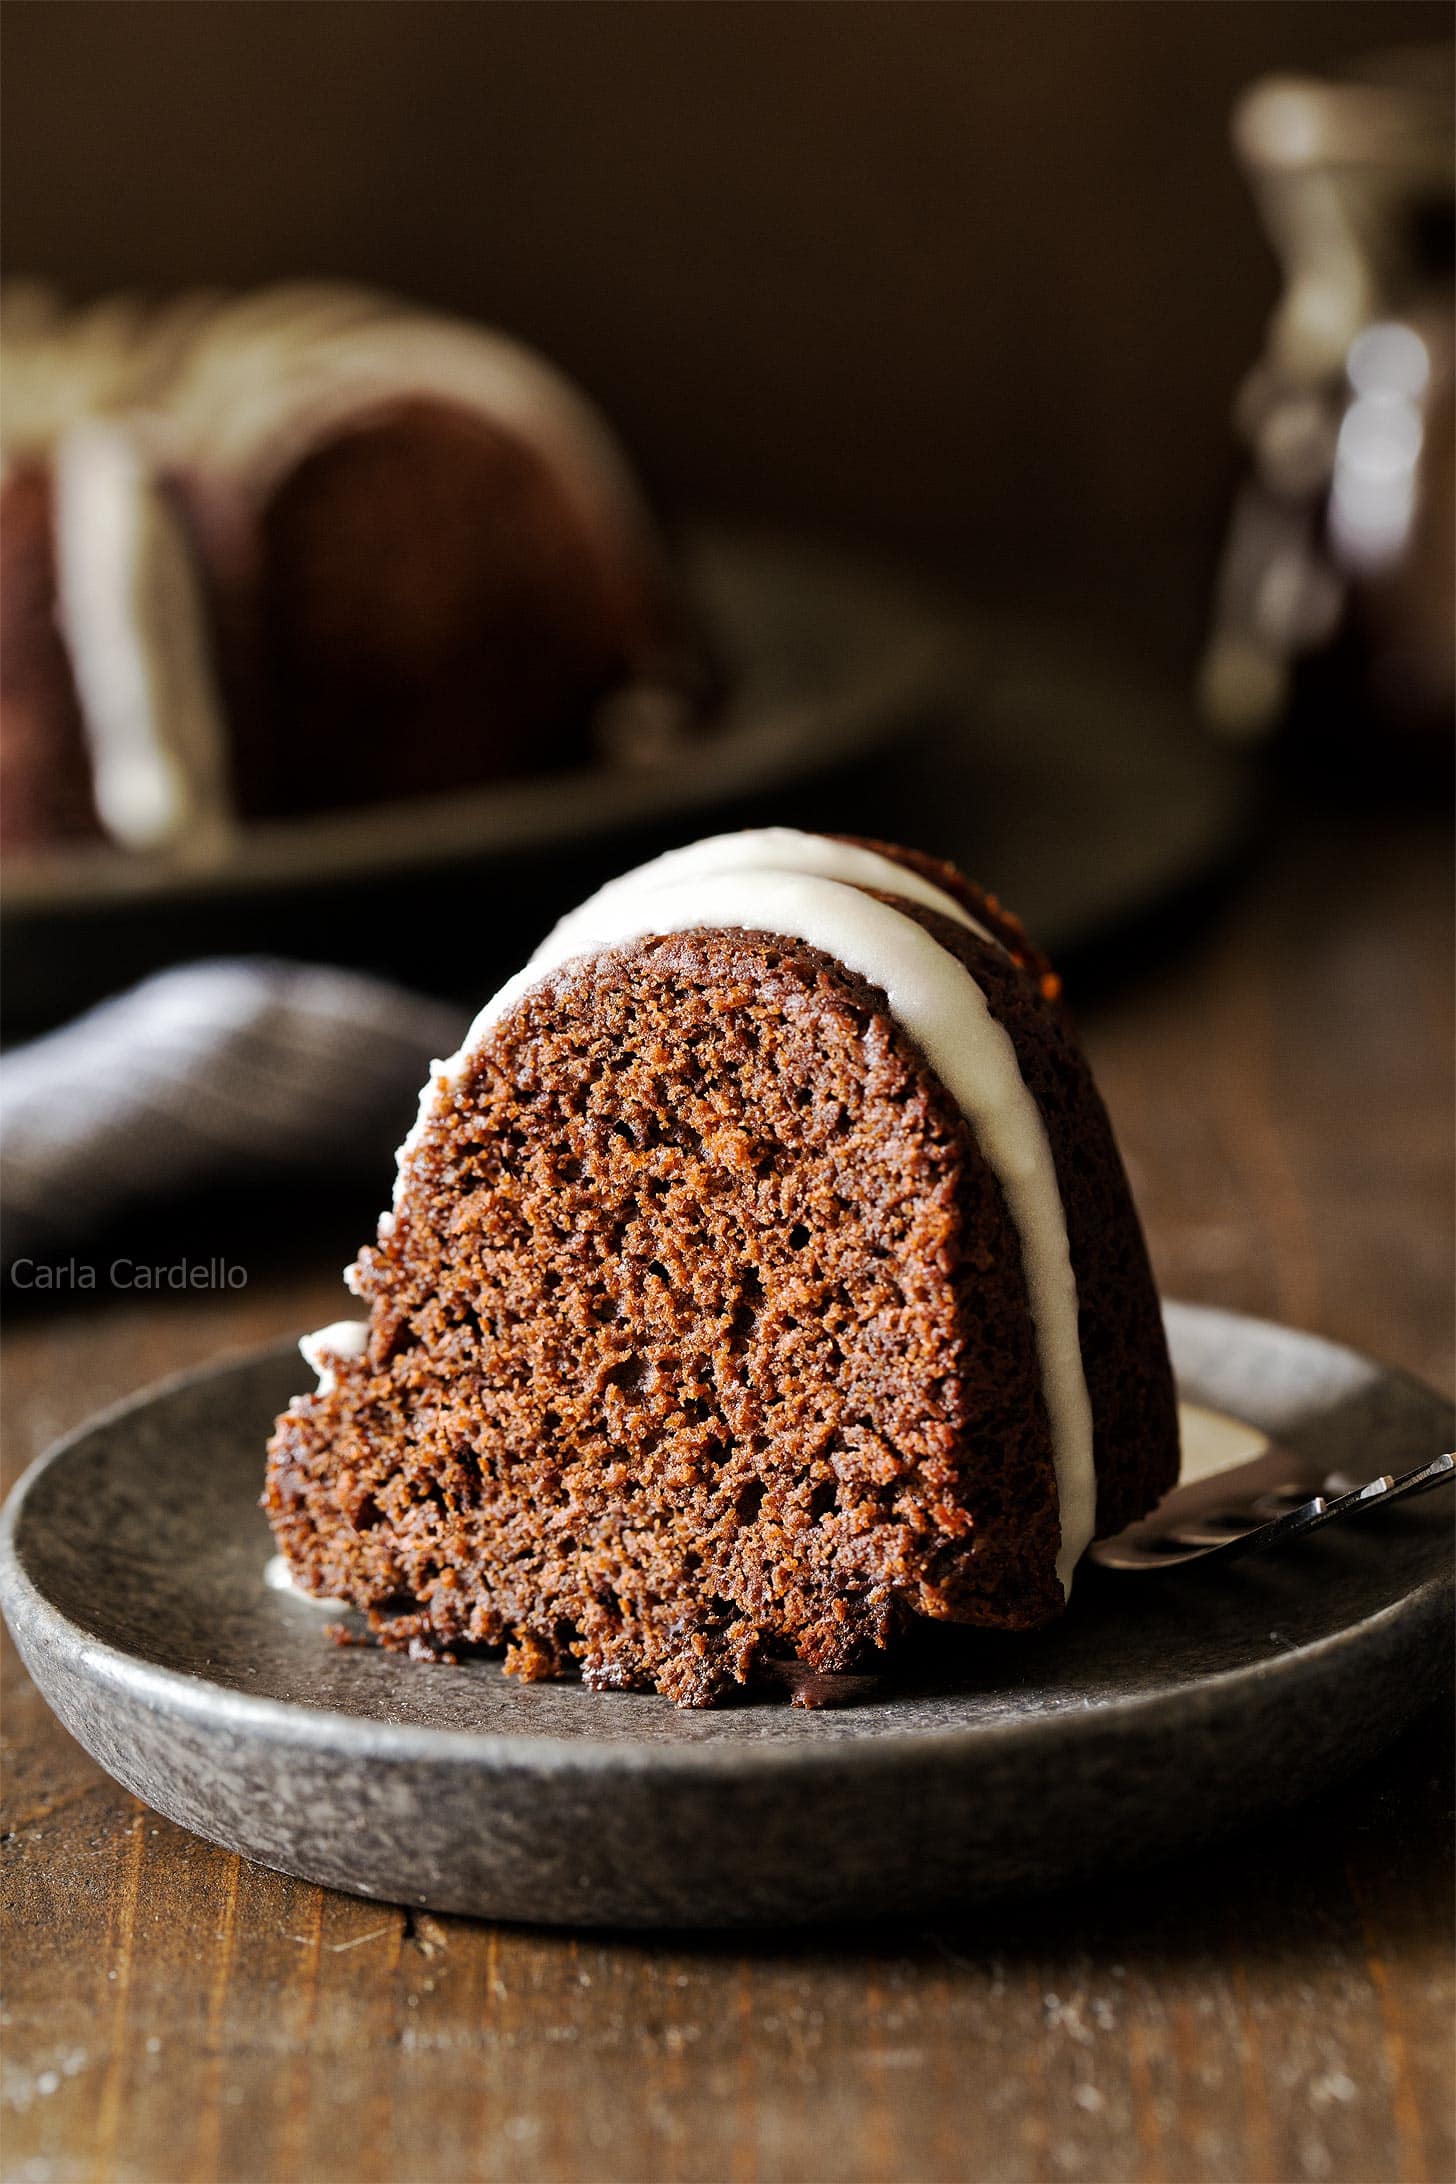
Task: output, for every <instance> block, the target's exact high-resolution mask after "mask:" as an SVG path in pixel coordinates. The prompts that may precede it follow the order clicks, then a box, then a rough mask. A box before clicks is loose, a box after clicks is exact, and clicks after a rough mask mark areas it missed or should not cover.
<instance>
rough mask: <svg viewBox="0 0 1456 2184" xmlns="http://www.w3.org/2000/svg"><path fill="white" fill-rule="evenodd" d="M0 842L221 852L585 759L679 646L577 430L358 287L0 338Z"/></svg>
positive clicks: (550, 402) (655, 697)
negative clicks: (294, 823) (306, 825)
mask: <svg viewBox="0 0 1456 2184" xmlns="http://www.w3.org/2000/svg"><path fill="white" fill-rule="evenodd" d="M0 362H3V370H4V381H5V408H4V432H3V452H4V472H3V480H0V554H3V564H4V576H5V596H4V599H3V602H0V608H3V626H0V827H3V830H4V838H5V840H6V841H7V842H8V843H9V844H10V845H11V846H22V845H49V844H54V843H56V842H61V841H66V840H75V839H78V838H79V839H84V838H86V837H97V836H110V837H111V838H112V839H114V840H115V841H117V842H118V843H121V844H123V845H125V846H127V847H130V848H135V849H167V850H170V851H172V852H174V853H177V852H182V851H191V852H193V853H195V854H199V855H204V856H205V855H208V854H210V853H212V852H213V851H214V850H215V848H216V846H217V844H218V842H219V841H220V840H223V839H225V838H226V836H227V835H228V833H229V831H230V830H231V828H232V827H233V826H234V824H235V823H236V822H237V821H239V820H243V821H246V820H250V819H260V818H269V817H277V816H285V815H293V814H299V813H307V812H314V811H318V810H322V809H326V808H331V807H334V806H346V805H356V804H367V803H371V802H375V801H379V800H383V799H392V798H395V797H400V796H408V795H412V794H417V793H426V792H448V791H450V790H453V789H457V788H460V787H464V786H468V785H471V784H474V783H478V782H482V781H491V780H497V779H501V778H505V777H508V776H512V775H519V774H527V773H541V772H548V771H550V770H552V769H553V768H557V767H560V766H564V765H568V764H584V763H587V762H588V761H589V760H590V758H591V757H592V756H593V754H594V752H596V751H597V750H598V749H599V747H600V744H601V740H602V733H603V728H604V720H605V719H606V718H607V716H608V715H609V716H610V718H611V721H612V722H613V723H614V733H615V739H616V742H617V743H618V744H619V745H620V744H621V743H622V742H623V741H624V740H625V741H627V742H629V743H630V741H631V739H632V737H633V735H634V733H635V734H636V735H637V737H638V740H639V741H640V742H642V743H644V744H646V745H648V746H650V745H652V744H653V743H654V742H656V743H662V742H667V741H670V740H671V738H672V736H673V735H675V734H676V733H677V732H679V731H680V730H681V729H683V728H685V727H686V726H687V725H689V724H690V722H691V721H692V719H693V717H694V715H695V713H696V710H697V707H698V702H699V700H700V698H701V695H702V687H703V684H702V674H701V667H700V662H699V659H698V656H697V651H696V648H695V646H694V644H693V643H692V641H691V639H690V635H689V632H688V629H687V627H686V622H685V618H684V615H683V613H682V611H681V608H680V605H679V602H678V600H677V598H676V595H675V593H674V590H673V587H672V584H671V582H670V580H669V574H668V569H667V563H666V560H665V556H664V553H663V550H662V548H661V546H660V543H659V541H658V539H657V536H656V534H655V532H654V529H653V526H652V523H651V520H650V518H649V516H648V514H647V511H646V508H645V506H644V503H643V500H642V496H641V494H640V492H639V490H638V487H637V485H636V483H635V481H634V479H633V477H632V475H631V472H630V470H629V468H628V466H627V464H626V462H625V460H624V458H623V456H622V454H621V452H620V450H619V449H618V447H617V446H616V444H615V442H614V440H613V439H612V437H611V435H610V434H609V432H608V431H607V429H606V427H605V426H604V424H603V423H602V421H601V419H600V418H599V417H598V416H597V414H596V412H595V411H594V410H593V409H592V408H591V407H590V405H589V404H588V403H587V402H586V401H585V400H584V398H583V397H582V396H581V395H580V394H579V393H577V391H576V390H575V389H574V388H573V387H572V386H570V385H569V384H568V383H567V382H566V381H565V380H564V379H563V378H562V377H561V376H560V375H559V374H558V373H556V372H555V371H553V370H552V369H551V368H550V367H549V366H548V365H547V364H545V363H544V362H543V361H542V360H541V359H540V358H539V357H536V356H534V355H532V354H531V353H530V352H529V351H528V350H525V349H523V348H521V347H519V346H518V345H517V344H515V343H514V342H511V341H508V340H506V339H504V338H503V337H502V336H500V335H498V334H495V333H490V332H487V331H485V330H483V329H482V328H479V327H475V326H470V325H466V324H463V323H458V322H455V321H452V320H449V319H444V318H439V317H435V316H431V315H429V314H426V313H424V312H420V311H414V310H410V309H408V308H406V307H405V306H403V305H400V304H396V303H392V302H390V301H388V300H386V299H384V298H381V297H377V296H374V295H370V294H367V293H363V292H360V291H356V290H353V289H348V288H322V287H312V286H301V287H285V288H279V289H270V290H267V291H264V292H262V293H260V294H258V295H255V296H251V297H246V298H242V299H233V300H226V299H223V300H219V299H216V298H207V297H197V298H188V299H185V300H183V301H182V302H180V303H177V304H174V305H172V306H171V307H169V308H166V309H162V310H152V311H148V310H146V309H144V308H142V307H140V306H136V305H132V304H129V303H115V304H111V305H102V306H97V307H96V308H94V309H92V310H90V311H87V312H83V313H80V314H77V315H67V314H65V313H63V312H61V311H59V310H58V308H57V307H56V306H55V304H54V303H53V301H51V299H49V298H48V297H46V296H45V295H44V294H42V293H40V292H38V291H34V290H29V289H23V290H19V291H14V292H12V293H11V294H10V296H9V297H8V299H7V302H6V307H5V312H4V318H3V326H0Z"/></svg>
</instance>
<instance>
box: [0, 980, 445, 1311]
mask: <svg viewBox="0 0 1456 2184" xmlns="http://www.w3.org/2000/svg"><path fill="white" fill-rule="evenodd" d="M467 1020H468V1019H467V1018H466V1017H465V1015H464V1014H463V1013H462V1012H461V1011H459V1010H456V1009H452V1008H450V1007H447V1006H446V1005H445V1004H444V1003H441V1002H436V1001H429V1000H425V999H422V998H421V997H420V996H419V995H417V994H411V993H408V992H406V991H405V990H404V989H403V988H401V987H398V986H392V985H389V984H387V983H385V982H384V981H383V980H381V979H375V978H369V977H365V976H363V975H361V974H360V973H357V972H353V971H340V970H330V969H325V968H322V967H319V966H316V965H312V964H299V963H281V962H275V961H271V960H267V959H262V958H257V959H255V958H241V959H237V960H232V959H224V960H218V961H213V962H204V963H193V964H188V965H185V966H184V967H183V968H181V969H178V970H171V971H164V972H160V973H159V974H158V975H157V976H156V977H154V978H149V979H147V980H145V981H144V983H143V984H142V985H140V986H136V987H134V988H133V989H132V990H131V991H130V992H129V993H124V994H121V995H119V996H118V997H117V998H116V999H115V1000H112V1001H106V1002H103V1003H102V1004H101V1006H100V1007H99V1008H94V1009H91V1010H89V1011H88V1012H87V1014H86V1015H84V1016H81V1017H78V1018H77V1020H76V1021H75V1022H74V1023H72V1024H68V1025H66V1026H65V1028H64V1029H63V1030H60V1031H54V1032H50V1033H48V1034H47V1035H46V1036H45V1037H44V1038H41V1039H36V1040H35V1041H33V1042H32V1043H31V1044H30V1045H28V1046H22V1047H16V1048H13V1049H12V1050H11V1051H10V1052H8V1053H6V1054H5V1055H3V1056H0V1251H3V1257H4V1262H5V1265H6V1266H7V1267H14V1265H15V1262H16V1261H17V1260H18V1259H21V1258H24V1257H27V1256H33V1255H35V1254H36V1253H38V1252H42V1251H44V1252H48V1253H50V1254H54V1253H55V1252H57V1251H58V1250H65V1249H68V1248H69V1247H71V1246H72V1245H74V1244H76V1243H78V1242H80V1241H81V1240H82V1239H83V1238H84V1237H85V1236H86V1235H87V1234H89V1233H90V1232H91V1231H92V1230H94V1229H96V1228H98V1227H100V1226H101V1225H102V1224H104V1223H106V1222H109V1221H111V1220H114V1219H115V1218H116V1217H117V1216H118V1215H120V1214H123V1213H127V1212H130V1211H133V1210H135V1209H136V1208H138V1207H140V1206H144V1205H147V1204H149V1203H152V1202H154V1201H158V1200H160V1199H162V1198H176V1197H178V1196H180V1195H182V1194H185V1193H186V1192H188V1191H192V1190H198V1189H202V1188H204V1187H208V1186H212V1185H218V1184H227V1185H237V1184H246V1183H248V1182H250V1181H253V1180H259V1181H261V1180H265V1179H273V1180H277V1179H279V1178H282V1177H284V1176H299V1177H302V1178H307V1177H309V1176H314V1177H318V1178H325V1177H326V1178H330V1179H337V1178H340V1177H342V1178H344V1179H347V1178H348V1177H349V1176H350V1175H357V1174H358V1173H359V1172H360V1171H361V1169H363V1168H366V1167H369V1168H373V1169H374V1170H375V1172H377V1173H378V1174H379V1182H380V1187H381V1193H382V1196H381V1203H383V1199H384V1196H387V1185H388V1183H389V1181H390V1177H389V1175H388V1174H387V1173H385V1172H383V1168H382V1166H381V1164H382V1163H387V1159H388V1153H389V1149H390V1148H391V1147H392V1146H394V1145H395V1144H397V1143H398V1141H399V1139H400V1138H401V1137H402V1136H403V1135H404V1132H405V1130H406V1129H407V1128H408V1127H409V1124H410V1122H411V1121H412V1119H413V1117H414V1111H415V1096H416V1094H417V1093H418V1091H419V1088H420V1086H421V1085H422V1084H423V1082H424V1080H425V1075H426V1072H427V1070H428V1068H429V1064H430V1062H431V1060H432V1058H434V1057H435V1056H437V1055H443V1054H449V1053H452V1052H453V1051H454V1049H455V1048H456V1047H457V1046H458V1045H459V1043H460V1039H461V1037H462V1035H463V1033H464V1030H465V1025H466V1022H467ZM17 1278H18V1277H17Z"/></svg>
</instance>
